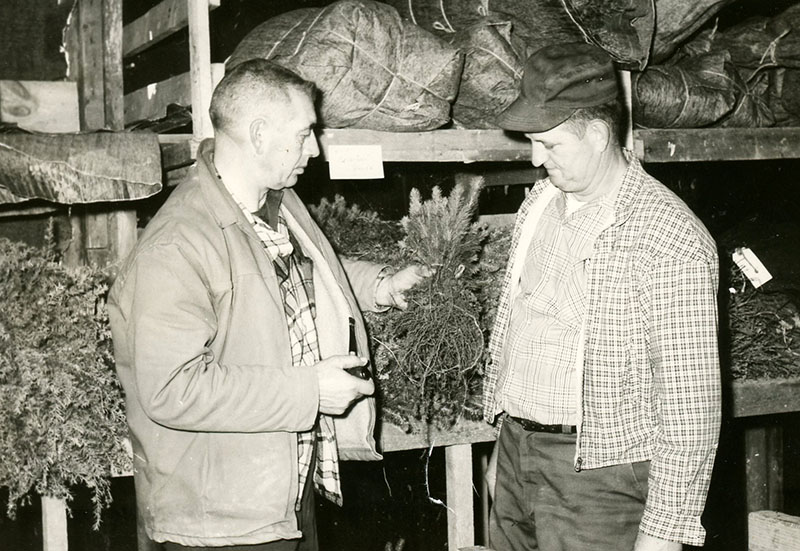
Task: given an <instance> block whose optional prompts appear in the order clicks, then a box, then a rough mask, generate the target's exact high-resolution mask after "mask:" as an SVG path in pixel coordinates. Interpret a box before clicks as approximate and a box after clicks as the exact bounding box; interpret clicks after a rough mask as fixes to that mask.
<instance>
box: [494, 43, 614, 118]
mask: <svg viewBox="0 0 800 551" xmlns="http://www.w3.org/2000/svg"><path fill="white" fill-rule="evenodd" d="M618 93H619V92H618V90H617V77H616V72H615V70H614V64H613V62H612V61H611V58H610V57H609V55H608V54H607V53H606V52H604V51H603V50H602V49H600V48H598V47H597V46H593V45H592V44H586V43H583V42H575V43H570V44H556V45H551V46H545V47H544V48H542V49H540V50H538V51H537V52H536V53H534V54H533V55H532V56H530V57H529V58H528V61H526V62H525V71H524V73H523V75H522V89H521V90H520V94H519V97H518V98H517V99H516V100H515V101H514V103H512V104H511V105H510V106H509V107H508V109H506V110H505V111H503V112H502V113H500V116H499V117H498V119H497V124H498V126H500V128H505V129H506V130H514V131H517V132H544V131H545V130H550V129H551V128H553V127H554V126H557V125H559V124H560V123H562V122H564V121H565V120H567V119H568V118H569V117H570V115H572V114H573V113H574V112H575V111H576V110H577V109H579V108H581V107H593V106H596V105H602V104H604V103H608V102H610V101H611V100H613V99H614V98H616V97H617V94H618Z"/></svg>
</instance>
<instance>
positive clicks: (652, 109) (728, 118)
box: [632, 52, 773, 128]
mask: <svg viewBox="0 0 800 551" xmlns="http://www.w3.org/2000/svg"><path fill="white" fill-rule="evenodd" d="M632 92H633V98H632V99H633V120H634V122H635V123H636V124H637V125H638V126H642V127H646V128H701V127H705V126H713V125H717V126H740V127H756V126H769V125H771V124H772V122H773V121H772V117H771V113H770V111H769V109H768V108H767V106H766V103H765V102H764V100H763V99H762V98H761V96H760V95H759V94H758V93H756V91H754V90H750V89H748V88H747V86H746V85H745V82H744V81H743V80H742V78H741V76H740V75H739V73H738V71H737V70H736V67H734V66H733V64H732V63H730V56H729V55H728V53H727V52H709V53H705V54H701V55H697V56H693V57H686V58H684V59H682V60H680V61H679V62H678V63H676V64H675V65H671V66H665V65H657V66H652V67H648V68H647V69H646V70H645V71H644V72H642V73H637V74H635V75H634V78H633V90H632Z"/></svg>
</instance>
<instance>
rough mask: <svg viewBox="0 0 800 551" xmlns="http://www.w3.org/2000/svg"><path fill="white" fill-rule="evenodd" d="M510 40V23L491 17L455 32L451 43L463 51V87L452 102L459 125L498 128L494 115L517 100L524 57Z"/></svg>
mask: <svg viewBox="0 0 800 551" xmlns="http://www.w3.org/2000/svg"><path fill="white" fill-rule="evenodd" d="M511 42H512V38H511V23H509V22H507V21H506V22H502V21H500V22H493V21H492V20H491V19H485V20H484V21H482V22H481V23H477V24H475V25H473V26H472V27H469V28H467V29H464V30H462V31H458V32H457V33H455V34H454V35H453V38H452V39H451V44H453V46H456V47H458V48H460V49H461V50H462V51H463V52H464V72H463V73H462V76H461V87H460V89H459V92H458V96H456V101H455V103H454V104H453V119H454V120H455V122H456V123H458V124H459V125H460V126H463V127H465V128H497V125H496V124H495V123H494V120H495V118H496V117H497V115H499V114H500V112H501V111H503V110H505V108H506V107H508V106H509V105H511V103H512V102H513V101H514V100H515V99H516V97H517V94H518V93H519V83H520V80H521V79H522V65H523V60H522V58H521V56H520V54H519V52H518V50H515V48H514V47H513V46H512V44H511ZM519 46H522V45H518V47H519ZM523 48H524V46H523Z"/></svg>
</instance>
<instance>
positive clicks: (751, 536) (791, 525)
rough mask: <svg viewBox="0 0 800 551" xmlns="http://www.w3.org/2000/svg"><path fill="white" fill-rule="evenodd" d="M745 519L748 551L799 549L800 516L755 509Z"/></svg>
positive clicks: (799, 550)
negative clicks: (755, 510)
mask: <svg viewBox="0 0 800 551" xmlns="http://www.w3.org/2000/svg"><path fill="white" fill-rule="evenodd" d="M747 520H748V522H747V529H748V536H747V546H748V547H747V548H748V550H749V551H800V517H794V516H790V515H786V514H783V513H778V512H776V511H757V512H753V513H750V514H749V515H748V519H747Z"/></svg>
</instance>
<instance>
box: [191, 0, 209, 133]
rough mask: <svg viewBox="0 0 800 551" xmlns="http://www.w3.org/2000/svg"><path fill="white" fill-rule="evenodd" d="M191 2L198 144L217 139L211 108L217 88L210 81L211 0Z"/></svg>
mask: <svg viewBox="0 0 800 551" xmlns="http://www.w3.org/2000/svg"><path fill="white" fill-rule="evenodd" d="M187 2H189V9H188V14H189V72H190V73H191V77H192V129H193V130H192V134H193V138H194V140H196V141H201V140H203V139H205V138H210V137H211V136H213V135H214V132H213V130H212V128H211V118H210V117H209V115H208V108H209V107H210V106H211V93H212V92H213V90H214V84H213V81H212V77H211V38H210V36H209V32H210V30H209V22H208V0H187Z"/></svg>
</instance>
